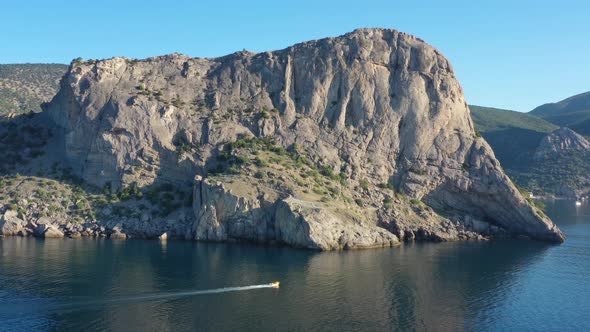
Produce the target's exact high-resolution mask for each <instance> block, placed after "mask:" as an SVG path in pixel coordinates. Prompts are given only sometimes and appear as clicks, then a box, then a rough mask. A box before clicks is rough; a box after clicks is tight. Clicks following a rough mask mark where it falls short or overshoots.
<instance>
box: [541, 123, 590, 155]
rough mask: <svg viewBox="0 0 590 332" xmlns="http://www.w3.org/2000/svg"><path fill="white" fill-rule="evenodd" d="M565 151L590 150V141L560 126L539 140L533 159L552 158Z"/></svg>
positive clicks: (581, 151)
mask: <svg viewBox="0 0 590 332" xmlns="http://www.w3.org/2000/svg"><path fill="white" fill-rule="evenodd" d="M565 152H580V153H583V152H590V142H588V141H587V140H586V139H585V138H584V137H582V136H581V135H579V134H577V133H576V132H575V131H573V130H571V129H569V128H560V129H558V130H556V131H554V132H552V133H551V134H549V135H547V136H545V137H544V138H543V140H541V143H540V144H539V147H538V148H537V150H536V151H535V159H537V160H539V159H548V158H554V157H557V156H559V155H561V154H563V153H565Z"/></svg>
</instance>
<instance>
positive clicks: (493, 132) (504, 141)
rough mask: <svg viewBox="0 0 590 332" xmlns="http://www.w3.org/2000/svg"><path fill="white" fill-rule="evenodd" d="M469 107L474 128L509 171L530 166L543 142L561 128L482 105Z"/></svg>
mask: <svg viewBox="0 0 590 332" xmlns="http://www.w3.org/2000/svg"><path fill="white" fill-rule="evenodd" d="M469 108H470V110H471V117H472V119H473V122H474V124H475V128H476V129H477V131H479V132H480V133H481V134H482V136H483V137H484V138H485V139H486V141H487V142H488V143H489V144H490V145H491V146H492V149H493V150H494V153H495V154H496V157H497V158H498V159H499V160H500V162H501V163H502V165H503V166H504V167H505V168H508V169H510V168H515V167H522V166H523V164H528V163H529V162H530V161H531V159H532V156H533V154H534V153H535V149H536V148H537V147H538V146H539V143H540V142H541V139H543V137H545V136H546V135H547V134H548V133H550V132H552V131H554V130H555V129H557V128H558V127H557V126H555V125H553V124H551V123H549V122H547V121H545V120H543V119H540V118H537V117H535V116H532V115H529V114H525V113H519V112H515V111H509V110H503V109H497V108H491V107H481V106H469Z"/></svg>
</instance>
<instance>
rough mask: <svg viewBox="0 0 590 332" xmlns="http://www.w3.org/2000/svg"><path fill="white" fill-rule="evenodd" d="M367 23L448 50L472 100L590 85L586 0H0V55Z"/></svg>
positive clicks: (187, 48)
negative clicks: (400, 32) (397, 31)
mask: <svg viewBox="0 0 590 332" xmlns="http://www.w3.org/2000/svg"><path fill="white" fill-rule="evenodd" d="M360 27H384V28H395V29H398V30H401V31H404V32H408V33H411V34H414V35H417V36H419V37H420V38H422V39H424V40H426V41H427V42H428V43H430V44H432V45H434V46H435V47H437V48H438V49H440V50H441V51H442V52H443V53H444V54H445V55H446V56H447V57H448V58H449V59H450V60H451V63H452V64H453V67H454V68H455V72H456V75H457V77H458V78H459V80H460V82H461V84H462V86H463V88H464V90H465V95H466V97H467V101H468V102H469V103H470V104H479V105H485V106H494V107H500V108H508V109H514V110H518V111H529V110H531V109H532V108H534V107H535V106H538V105H540V104H543V103H545V102H551V101H558V100H560V99H563V98H565V97H568V96H571V95H573V94H576V93H580V92H584V91H588V90H590V1H588V0H551V1H549V0H536V1H534V0H510V1H509V0H469V1H467V0H463V1H459V0H443V1H441V0H437V1H435V0H405V1H400V0H389V1H385V0H382V1H377V0H356V1H348V0H339V1H332V0H329V1H321V0H315V1H309V0H298V1H288V0H264V1H253V0H250V1H247V0H243V1H223V0H217V1H206V0H202V1H197V0H195V1H173V0H169V1H150V0H141V1H136V0H133V1H130V0H117V1H115V0H95V1H86V0H78V1H72V0H70V1H66V0H1V3H0V31H2V34H1V35H0V36H1V37H0V63H23V62H58V63H69V62H70V61H71V60H72V59H73V58H76V57H78V56H80V57H82V58H85V59H91V58H92V59H94V58H109V57H112V56H127V57H138V58H144V57H148V56H153V55H161V54H165V53H172V52H180V53H184V54H187V55H190V56H199V57H213V56H219V55H224V54H228V53H232V52H234V51H237V50H242V49H248V50H251V51H265V50H274V49H281V48H284V47H287V46H289V45H291V44H294V43H297V42H300V41H305V40H309V39H318V38H322V37H328V36H337V35H340V34H343V33H345V32H348V31H351V30H354V29H355V28H360Z"/></svg>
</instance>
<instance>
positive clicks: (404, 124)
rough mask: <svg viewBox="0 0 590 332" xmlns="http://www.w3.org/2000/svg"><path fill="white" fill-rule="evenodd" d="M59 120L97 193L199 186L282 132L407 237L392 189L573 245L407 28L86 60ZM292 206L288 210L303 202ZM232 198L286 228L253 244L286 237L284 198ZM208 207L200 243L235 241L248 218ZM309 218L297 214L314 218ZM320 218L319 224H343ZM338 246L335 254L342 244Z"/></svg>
mask: <svg viewBox="0 0 590 332" xmlns="http://www.w3.org/2000/svg"><path fill="white" fill-rule="evenodd" d="M48 114H49V115H50V116H51V118H52V119H53V121H54V122H55V123H57V124H58V125H59V126H60V127H62V128H63V130H64V134H65V136H64V137H65V140H64V149H65V153H66V156H67V158H68V160H69V162H70V163H71V165H72V166H73V168H74V170H75V171H76V172H77V173H78V174H79V175H81V176H82V177H83V178H84V179H85V180H86V181H88V182H90V183H93V184H95V185H98V186H103V185H105V184H106V183H110V184H111V186H112V187H113V188H120V187H122V186H125V185H126V184H129V183H131V182H137V183H138V184H140V185H142V186H143V185H149V184H151V183H153V182H154V181H170V182H185V183H186V182H192V181H193V178H194V176H195V175H196V174H199V175H202V176H207V174H208V171H209V170H210V169H212V168H213V167H214V166H215V163H216V162H215V160H216V159H215V156H217V155H218V154H219V151H220V150H221V149H222V146H223V144H225V143H227V142H231V141H234V140H236V139H237V138H239V137H242V136H256V137H272V138H274V140H275V141H276V142H277V144H279V145H281V146H283V147H285V148H287V147H291V146H294V145H296V146H297V147H298V148H299V150H300V151H301V152H302V153H303V154H304V155H305V156H306V157H307V158H309V159H310V160H311V161H313V162H314V163H315V164H317V165H321V166H323V167H327V168H330V169H332V170H333V171H334V172H335V173H337V174H338V173H340V174H342V175H343V176H345V177H346V178H347V180H348V181H349V183H350V185H351V186H355V185H358V184H359V183H361V182H363V183H364V184H363V187H365V188H368V190H364V191H363V192H359V193H358V194H357V196H355V197H362V198H364V199H365V200H366V201H367V205H370V206H371V207H373V208H374V209H375V210H377V211H378V213H376V214H375V216H376V217H375V218H376V220H375V221H374V224H375V225H381V227H383V228H384V229H387V230H389V231H391V232H395V233H396V234H397V235H398V236H399V235H400V234H399V233H398V232H399V229H400V227H398V226H399V223H398V220H402V219H403V218H401V217H399V218H398V217H396V216H395V215H396V213H379V211H380V210H381V209H382V208H383V204H382V201H383V197H384V196H383V195H384V194H383V191H382V190H380V189H379V188H377V185H379V184H383V183H389V184H391V185H392V186H393V187H394V188H395V190H396V191H397V192H400V193H404V194H405V195H407V196H408V197H410V198H413V199H421V200H423V201H424V202H425V203H427V205H429V206H431V207H433V208H434V209H435V210H436V211H437V212H438V213H439V214H441V215H442V216H443V217H440V219H444V220H447V221H448V219H451V220H464V219H463V216H465V215H469V217H470V218H474V219H477V220H480V221H482V222H485V223H488V224H490V225H492V226H494V227H500V228H502V229H504V230H506V231H507V232H510V233H514V234H522V235H527V236H529V237H532V238H535V239H541V240H548V241H556V242H560V241H563V239H564V238H563V235H562V234H561V232H560V231H559V230H558V229H557V227H556V226H555V225H554V224H553V223H552V222H551V221H550V220H549V219H548V218H547V217H546V216H544V215H543V214H542V213H540V212H539V211H537V210H536V209H535V208H533V207H532V206H530V205H529V204H528V203H527V201H526V200H525V199H524V198H523V197H521V195H520V194H519V192H518V191H517V190H516V189H515V187H514V186H513V185H512V183H511V182H510V180H509V179H508V178H507V177H506V175H505V174H504V173H503V171H502V169H501V167H500V165H499V163H498V161H497V160H496V159H495V157H494V154H493V152H492V151H491V149H490V147H489V146H488V144H487V143H486V142H485V141H484V140H483V139H482V138H478V137H476V135H475V132H474V129H473V124H472V122H471V118H470V115H469V110H468V108H467V104H466V102H465V99H464V97H463V93H462V90H461V87H460V85H459V83H458V82H457V80H456V78H455V76H454V74H453V71H452V68H451V65H450V64H449V62H448V60H447V59H446V58H445V57H444V56H443V55H442V54H441V53H440V52H439V51H438V50H436V49H434V48H433V47H431V46H429V45H428V44H426V43H425V42H423V41H422V40H420V39H418V38H416V37H414V36H411V35H407V34H404V33H401V32H397V31H394V30H387V29H360V30H355V31H354V32H351V33H349V34H346V35H343V36H340V37H336V38H326V39H322V40H317V41H310V42H305V43H301V44H297V45H294V46H292V47H289V48H286V49H284V50H279V51H274V52H264V53H249V52H239V53H235V54H231V55H228V56H225V57H221V58H213V59H203V58H190V57H187V56H183V55H178V54H173V55H167V56H162V57H154V58H149V59H145V60H139V61H137V60H129V59H125V58H113V59H109V60H102V61H98V62H95V61H92V62H83V63H73V64H72V65H71V67H70V69H69V72H68V73H67V74H66V76H65V78H64V80H63V81H62V84H61V89H60V91H59V93H58V94H57V96H56V97H55V98H54V100H53V101H52V102H51V104H50V105H49V106H48ZM224 199H227V197H226V198H224ZM293 199H294V200H292V201H290V202H291V203H289V201H288V200H286V201H284V202H283V203H281V204H278V205H279V206H283V207H284V206H285V204H287V205H288V206H291V207H292V206H293V205H294V204H295V205H296V203H295V202H296V199H298V198H293ZM226 203H227V204H229V205H231V209H234V208H235V206H238V205H240V206H244V205H248V204H250V205H249V208H248V212H247V214H248V216H249V217H248V218H252V219H256V220H272V222H274V223H275V224H274V225H273V227H274V229H273V230H271V229H270V228H269V227H270V224H269V223H265V224H264V225H259V226H260V228H257V227H258V226H253V228H252V229H248V230H246V229H244V230H243V232H244V233H243V234H242V235H240V237H244V238H256V237H258V236H261V235H260V234H261V233H265V232H273V234H278V233H277V232H278V231H277V226H278V225H277V224H276V223H277V222H278V220H283V219H285V218H286V217H284V216H283V215H281V216H280V218H276V214H277V213H279V214H280V213H282V212H281V211H283V210H284V209H283V208H280V209H279V210H278V211H277V210H276V209H277V203H276V201H272V202H269V205H272V206H273V209H274V210H273V211H270V210H266V209H265V207H264V206H263V205H260V204H261V203H260V201H256V202H248V201H240V199H239V198H236V199H235V201H232V202H229V201H227V202H226ZM224 204H225V203H224ZM299 205H300V206H305V204H303V205H302V204H299ZM223 206H225V205H223ZM200 208H201V205H199V208H196V209H197V211H196V216H195V223H196V224H195V225H193V228H192V230H191V232H192V236H193V237H196V238H197V239H198V238H199V237H201V236H203V234H212V235H207V237H209V236H211V237H212V238H211V239H218V240H224V239H226V238H227V236H228V234H230V233H232V232H234V231H236V230H232V227H233V226H232V225H234V226H235V227H238V226H237V224H236V223H235V222H229V223H225V224H224V225H223V227H221V228H220V227H219V226H217V225H216V223H219V222H220V220H242V219H243V218H242V217H240V218H233V219H232V217H231V216H229V215H227V213H229V212H227V211H225V209H224V211H219V209H218V208H217V207H216V208H215V211H212V210H207V209H204V210H199V209H200ZM395 209H396V207H395V206H394V207H393V210H395ZM258 210H260V211H259V212H257V211H258ZM270 215H275V216H274V217H269V216H270ZM299 215H300V216H299V217H293V218H294V219H297V218H303V219H306V218H305V217H301V216H303V215H305V213H303V212H301V213H299ZM215 216H217V217H215ZM220 216H228V218H225V217H220ZM265 218H266V219H265ZM425 218H426V217H425ZM307 219H308V220H312V219H313V218H307ZM337 219H338V218H337ZM314 220H315V222H316V223H317V224H318V225H320V224H321V223H322V220H324V221H325V222H326V223H328V221H327V220H330V218H328V217H321V218H315V219H314ZM342 222H346V221H343V219H340V220H339V221H334V222H333V223H332V224H333V225H337V224H338V223H342ZM305 224H306V225H307V226H305V227H309V225H311V222H307V223H305ZM240 227H241V226H240ZM335 227H337V228H338V227H339V226H335ZM408 227H409V226H408ZM416 227H418V226H416ZM316 229H320V228H316ZM415 230H416V229H415V227H414V228H413V229H412V227H410V228H409V229H406V234H407V232H408V231H409V232H412V231H415ZM322 232H324V231H323V230H322ZM279 233H280V232H279ZM265 236H266V235H265ZM371 236H373V235H371ZM385 238H387V239H386V240H383V241H384V242H387V241H390V239H391V238H389V237H387V236H386V237H385ZM289 241H290V240H287V241H286V242H289ZM297 241H298V240H293V242H294V243H295V242H297ZM319 242H321V241H316V242H314V243H319ZM334 243H335V242H333V243H332V244H329V245H325V247H326V248H328V247H338V246H340V245H337V244H334Z"/></svg>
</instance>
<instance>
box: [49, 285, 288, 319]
mask: <svg viewBox="0 0 590 332" xmlns="http://www.w3.org/2000/svg"><path fill="white" fill-rule="evenodd" d="M261 288H275V289H276V288H279V282H278V281H277V282H272V283H270V284H262V285H250V286H240V287H224V288H215V289H205V290H195V291H184V292H170V293H155V294H144V295H136V296H126V297H120V298H112V299H106V300H93V301H74V302H69V303H63V304H56V305H55V306H51V307H50V308H46V310H50V311H54V310H55V311H60V312H64V311H78V310H84V309H91V308H92V307H97V306H105V305H116V304H126V303H136V302H148V301H162V300H170V299H176V298H181V297H189V296H197V295H207V294H219V293H229V292H240V291H248V290H254V289H261Z"/></svg>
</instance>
